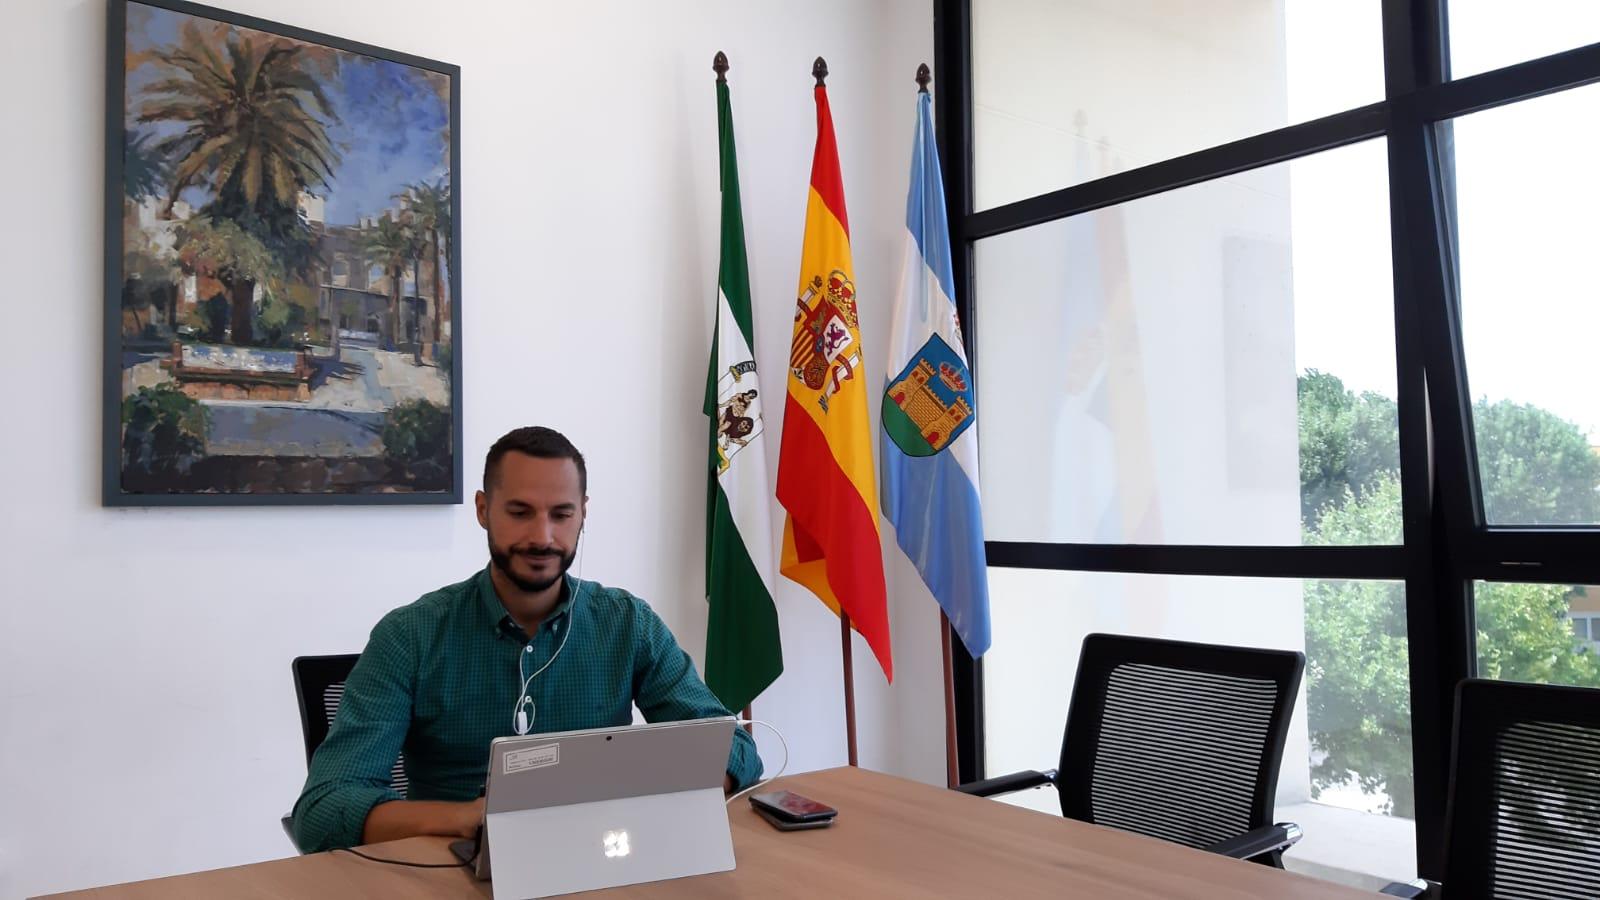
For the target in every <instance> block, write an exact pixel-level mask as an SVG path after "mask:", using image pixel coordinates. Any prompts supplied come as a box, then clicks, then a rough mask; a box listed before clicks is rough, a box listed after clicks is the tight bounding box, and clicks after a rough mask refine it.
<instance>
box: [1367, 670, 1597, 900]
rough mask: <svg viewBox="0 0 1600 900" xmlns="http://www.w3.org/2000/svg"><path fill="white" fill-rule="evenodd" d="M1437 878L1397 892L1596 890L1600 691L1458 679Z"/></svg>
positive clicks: (1460, 896)
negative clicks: (1441, 868)
mask: <svg viewBox="0 0 1600 900" xmlns="http://www.w3.org/2000/svg"><path fill="white" fill-rule="evenodd" d="M1452 757H1453V758H1452V760H1451V765H1450V806H1449V810H1448V812H1447V814H1446V829H1447V830H1446V833H1445V861H1444V881H1443V883H1442V887H1441V885H1440V883H1426V882H1413V883H1411V884H1406V885H1399V884H1392V885H1390V886H1389V887H1387V888H1384V890H1383V893H1385V894H1390V895H1393V896H1397V897H1427V898H1430V900H1431V898H1436V897H1444V898H1448V900H1477V898H1496V900H1498V898H1510V897H1600V690H1594V689H1592V688H1577V687H1562V686H1557V685H1546V684H1518V683H1516V682H1509V681H1489V680H1485V679H1478V678H1469V679H1467V680H1465V681H1463V682H1461V684H1460V685H1458V686H1457V687H1456V730H1455V740H1454V749H1453V751H1452Z"/></svg>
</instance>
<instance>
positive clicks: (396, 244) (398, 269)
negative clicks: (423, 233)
mask: <svg viewBox="0 0 1600 900" xmlns="http://www.w3.org/2000/svg"><path fill="white" fill-rule="evenodd" d="M361 252H362V255H363V256H365V257H366V260H367V262H368V263H369V264H371V265H376V266H380V267H381V268H382V269H383V273H384V275H385V277H387V278H388V279H389V314H388V315H387V316H385V317H384V323H383V343H384V349H386V350H393V349H395V348H396V347H397V346H398V344H399V339H400V335H399V326H400V287H401V282H402V280H403V279H404V278H405V273H406V264H407V263H408V262H409V261H410V260H411V259H412V257H413V256H415V255H416V239H415V237H414V236H413V235H412V233H411V229H409V228H407V227H406V226H405V225H403V224H401V223H400V222H398V221H396V220H395V219H394V218H393V217H392V216H390V215H389V214H388V213H385V214H384V216H383V218H381V219H379V220H378V224H377V225H376V226H374V227H372V228H368V229H366V230H365V231H364V232H362V235H361Z"/></svg>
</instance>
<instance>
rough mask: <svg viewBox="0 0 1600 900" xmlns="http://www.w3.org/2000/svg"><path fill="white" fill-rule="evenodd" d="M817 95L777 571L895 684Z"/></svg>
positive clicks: (835, 178) (823, 93)
mask: <svg viewBox="0 0 1600 900" xmlns="http://www.w3.org/2000/svg"><path fill="white" fill-rule="evenodd" d="M815 94H816V103H817V143H816V151H815V154H814V156H813V158H812V163H811V189H810V191H809V192H808V196H807V202H806V229H805V240H804V244H803V248H802V251H801V255H800V256H801V259H800V286H799V290H798V295H797V297H796V301H795V314H794V340H793V342H792V344H791V346H790V353H789V378H788V384H789V389H788V396H787V397H786V398H785V400H784V413H783V439H782V443H781V447H780V452H779V461H778V502H780V503H782V504H783V506H784V509H785V510H786V511H787V515H786V516H785V518H784V526H783V552H782V556H781V559H780V563H779V571H780V572H782V573H783V575H784V577H786V578H790V579H793V580H794V581H797V582H799V583H800V584H802V585H805V587H806V588H807V589H809V590H810V591H811V592H812V593H814V594H816V595H817V597H818V598H819V599H821V600H822V602H823V603H824V604H826V605H827V606H828V608H829V609H831V610H833V611H834V613H836V614H843V615H846V616H848V617H849V621H850V624H851V627H853V628H854V629H855V630H856V631H857V632H859V633H860V634H861V636H862V637H863V638H865V639H866V642H867V646H869V647H870V648H872V653H873V655H874V656H875V657H877V659H878V664H879V665H880V666H882V667H883V673H884V675H885V677H887V678H889V679H890V680H893V677H894V663H893V660H892V657H891V653H890V646H889V611H888V603H887V599H886V595H885V590H884V581H883V551H882V546H881V544H880V543H879V540H880V539H879V532H878V510H877V502H876V500H877V484H876V481H877V479H876V477H875V475H874V472H873V465H872V435H871V429H870V425H869V424H868V420H867V407H868V404H869V403H870V402H871V399H872V398H871V395H870V394H869V390H870V389H869V388H868V387H867V384H866V378H865V371H864V369H863V366H862V359H863V357H862V343H861V328H860V322H859V320H858V318H857V315H856V286H855V276H854V274H853V267H852V265H851V259H850V221H849V216H848V214H847V213H846V211H845V205H844V181H843V179H842V178H841V177H840V174H839V151H838V147H837V145H836V144H835V141H834V134H833V117H832V113H831V112H830V110H829V108H828V94H827V88H826V87H824V86H823V85H822V84H820V83H819V84H818V85H817V87H816V90H815Z"/></svg>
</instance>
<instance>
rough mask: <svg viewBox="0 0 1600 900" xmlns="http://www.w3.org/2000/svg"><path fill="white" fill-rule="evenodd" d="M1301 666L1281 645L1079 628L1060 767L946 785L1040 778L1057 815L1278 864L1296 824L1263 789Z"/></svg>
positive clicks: (1018, 783) (1270, 778)
mask: <svg viewBox="0 0 1600 900" xmlns="http://www.w3.org/2000/svg"><path fill="white" fill-rule="evenodd" d="M1304 670H1305V656H1304V655H1303V654H1300V653H1295V652H1292V651H1282V650H1255V649H1250V648H1245V647H1221V646H1214V645H1210V644H1191V643H1184V642H1181V641H1163V640H1155V639H1152V638H1135V637H1122V636H1117V635H1109V634H1091V635H1089V636H1088V637H1086V638H1084V640H1083V654H1082V656H1081V657H1080V658H1079V661H1078V676H1077V680H1076V681H1074V682H1073V687H1072V706H1071V707H1070V708H1069V710H1068V712H1067V730H1066V735H1065V736H1064V737H1063V739H1062V742H1061V764H1060V765H1061V767H1060V768H1059V769H1050V770H1047V771H1044V772H1037V771H1026V772H1016V773H1013V774H1010V775H1002V776H999V777H997V778H988V779H985V780H983V781H975V782H972V783H970V784H965V785H961V786H960V787H959V788H957V790H960V791H963V792H965V793H968V794H975V795H977V796H979V797H993V796H996V795H999V794H1008V793H1011V792H1013V791H1018V790H1023V789H1025V788H1033V787H1042V786H1044V785H1052V786H1054V787H1055V788H1056V791H1057V792H1058V793H1059V794H1060V798H1061V814H1062V815H1063V816H1066V817H1067V818H1069V819H1078V820H1081V821H1084V822H1092V823H1094V824H1096V825H1109V826H1111V827H1112V828H1119V829H1122V830H1123V831H1131V832H1134V833H1136V834H1143V835H1147V836H1150V837H1156V838H1162V839H1163V840H1168V841H1172V842H1174V843H1178V844H1185V845H1187V846H1190V847H1196V848H1199V849H1202V850H1208V851H1210V852H1212V853H1220V854H1222V855H1224V856H1231V857H1234V858H1236V859H1250V860H1254V861H1256V862H1259V863H1262V864H1265V865H1271V866H1277V867H1279V868H1282V866H1283V861H1282V858H1281V856H1280V854H1281V853H1282V851H1283V850H1285V849H1287V848H1288V847H1290V846H1292V845H1293V844H1294V843H1296V842H1297V841H1299V840H1300V828H1299V826H1297V825H1294V824H1292V823H1282V824H1274V823H1273V821H1272V809H1273V795H1274V794H1275V792H1276V791H1277V787H1278V763H1279V761H1280V760H1281V759H1282V758H1283V743H1284V739H1285V737H1286V736H1287V734H1288V731H1289V717H1290V715H1291V714H1292V713H1293V712H1294V703H1295V694H1296V692H1297V691H1298V690H1299V689H1300V676H1301V674H1302V672H1303V671H1304Z"/></svg>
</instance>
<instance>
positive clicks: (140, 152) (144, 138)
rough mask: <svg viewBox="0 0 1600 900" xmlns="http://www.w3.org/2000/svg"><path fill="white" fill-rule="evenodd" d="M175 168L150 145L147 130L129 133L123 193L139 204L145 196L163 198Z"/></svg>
mask: <svg viewBox="0 0 1600 900" xmlns="http://www.w3.org/2000/svg"><path fill="white" fill-rule="evenodd" d="M171 177H172V166H170V165H168V163H167V158H166V156H165V155H164V154H163V153H162V152H161V151H160V150H158V149H157V148H156V146H155V145H154V144H152V143H151V140H150V133H149V132H148V131H140V132H132V131H129V132H126V133H125V134H124V135H123V143H122V193H123V195H124V196H126V197H127V198H128V199H129V200H132V201H133V202H135V203H137V202H139V201H140V200H143V199H144V198H146V197H157V196H160V195H162V194H163V193H164V192H165V190H166V187H167V179H168V178H171Z"/></svg>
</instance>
